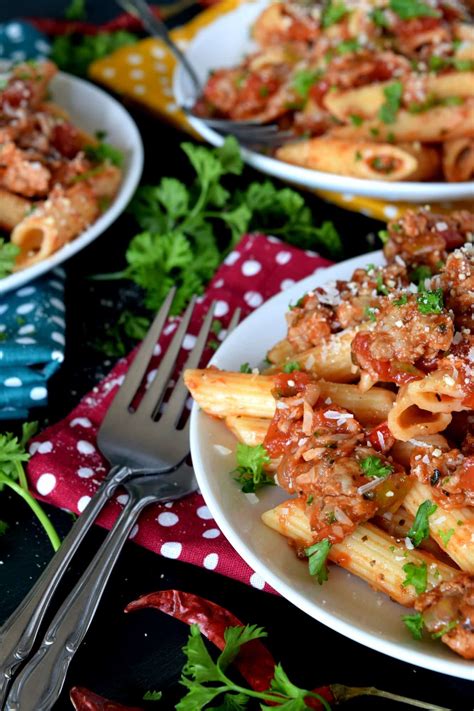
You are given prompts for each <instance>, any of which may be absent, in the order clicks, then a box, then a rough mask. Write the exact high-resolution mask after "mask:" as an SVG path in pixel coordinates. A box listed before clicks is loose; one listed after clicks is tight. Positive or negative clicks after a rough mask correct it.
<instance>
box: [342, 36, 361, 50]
mask: <svg viewBox="0 0 474 711" xmlns="http://www.w3.org/2000/svg"><path fill="white" fill-rule="evenodd" d="M358 49H360V44H359V41H358V40H357V39H356V38H355V37H354V38H352V39H348V40H344V41H343V42H339V44H338V45H337V53H338V54H348V53H349V52H357V50H358Z"/></svg>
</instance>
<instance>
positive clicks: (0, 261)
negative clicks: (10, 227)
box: [0, 237, 20, 279]
mask: <svg viewBox="0 0 474 711" xmlns="http://www.w3.org/2000/svg"><path fill="white" fill-rule="evenodd" d="M19 254H20V248H19V247H17V245H16V244H13V243H12V242H5V240H4V239H3V238H2V237H0V279H3V277H6V276H8V275H9V274H11V273H12V271H13V267H14V266H15V262H16V258H17V257H18V255H19Z"/></svg>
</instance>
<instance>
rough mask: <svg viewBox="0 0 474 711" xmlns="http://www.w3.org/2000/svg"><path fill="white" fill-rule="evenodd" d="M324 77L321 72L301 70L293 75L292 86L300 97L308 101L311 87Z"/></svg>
mask: <svg viewBox="0 0 474 711" xmlns="http://www.w3.org/2000/svg"><path fill="white" fill-rule="evenodd" d="M322 76H323V72H321V71H320V70H316V71H313V70H311V69H300V70H299V71H297V72H295V74H294V75H293V78H292V81H291V84H292V87H293V89H294V91H295V92H296V93H297V94H298V96H301V98H302V99H304V100H305V101H306V99H307V98H308V95H309V92H310V90H311V87H313V86H314V85H315V84H316V82H318V81H319V80H320V79H321V77H322Z"/></svg>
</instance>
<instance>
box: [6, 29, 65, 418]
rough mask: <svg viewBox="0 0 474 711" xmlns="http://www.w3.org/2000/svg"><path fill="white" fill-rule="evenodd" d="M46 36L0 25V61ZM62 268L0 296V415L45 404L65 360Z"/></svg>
mask: <svg viewBox="0 0 474 711" xmlns="http://www.w3.org/2000/svg"><path fill="white" fill-rule="evenodd" d="M49 51H50V46H49V43H48V41H47V38H46V37H45V36H44V35H43V34H42V33H41V32H38V30H36V29H35V28H34V27H32V26H31V25H29V24H28V23H26V22H6V23H3V24H0V61H1V60H10V61H11V60H12V61H14V62H22V61H24V60H26V59H41V58H43V57H46V56H47V55H48V53H49ZM64 311H65V308H64V271H63V270H62V269H54V270H53V271H52V272H50V273H49V274H47V275H46V276H45V277H42V278H41V279H37V280H36V281H34V282H31V284H27V285H25V286H23V287H21V288H20V289H17V290H16V291H14V292H9V293H8V294H5V295H4V296H1V297H0V419H2V420H5V419H9V420H10V419H12V420H13V419H24V418H27V417H28V414H29V411H30V410H31V409H32V408H34V407H39V406H42V405H46V403H47V400H48V380H49V379H50V377H51V376H52V375H53V373H54V372H55V371H56V370H57V369H58V368H59V366H60V365H61V363H62V362H63V360H64V345H65V327H66V326H65V321H64V317H65V313H64Z"/></svg>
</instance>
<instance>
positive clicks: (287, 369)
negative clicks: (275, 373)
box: [283, 360, 301, 373]
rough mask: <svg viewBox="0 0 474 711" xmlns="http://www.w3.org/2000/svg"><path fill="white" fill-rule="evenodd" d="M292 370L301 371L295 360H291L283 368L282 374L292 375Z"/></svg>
mask: <svg viewBox="0 0 474 711" xmlns="http://www.w3.org/2000/svg"><path fill="white" fill-rule="evenodd" d="M294 370H301V365H300V364H299V363H297V361H296V360H291V361H290V362H289V363H285V365H284V366H283V372H284V373H292V372H293V371H294Z"/></svg>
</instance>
